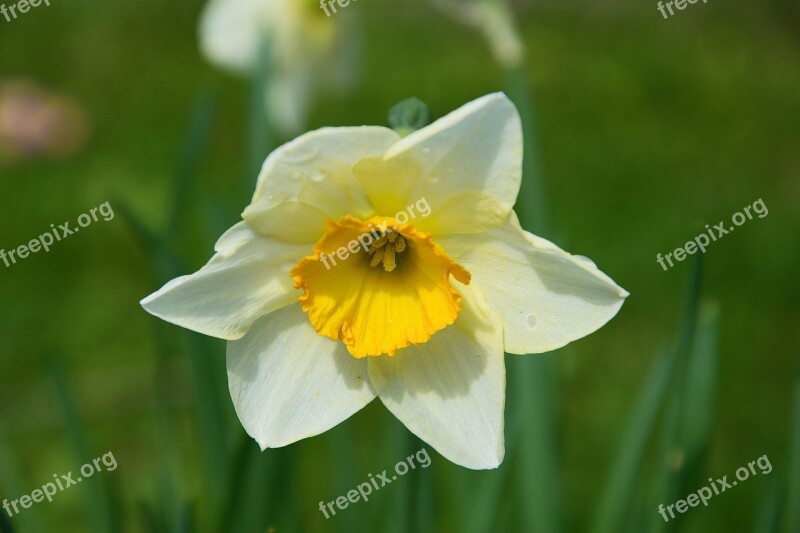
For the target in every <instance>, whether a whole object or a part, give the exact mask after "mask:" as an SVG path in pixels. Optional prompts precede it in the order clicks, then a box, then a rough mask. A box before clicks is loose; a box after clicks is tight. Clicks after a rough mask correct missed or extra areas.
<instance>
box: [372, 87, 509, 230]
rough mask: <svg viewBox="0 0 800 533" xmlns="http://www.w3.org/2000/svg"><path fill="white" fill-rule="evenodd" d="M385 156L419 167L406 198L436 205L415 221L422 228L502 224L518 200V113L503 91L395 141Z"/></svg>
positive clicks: (455, 228) (454, 228) (465, 228)
mask: <svg viewBox="0 0 800 533" xmlns="http://www.w3.org/2000/svg"><path fill="white" fill-rule="evenodd" d="M386 160H387V161H392V160H401V161H408V163H407V164H408V165H409V166H413V165H414V164H415V165H418V166H419V168H420V172H419V176H420V177H419V179H418V181H417V183H416V185H415V187H414V189H413V190H412V191H411V192H410V195H409V198H408V201H417V200H419V199H421V198H425V199H426V200H427V201H428V203H429V204H430V205H431V208H432V210H433V211H432V214H431V216H430V217H427V218H423V219H418V220H417V221H415V224H417V225H418V227H419V228H420V229H422V230H424V231H427V232H430V233H433V234H435V235H438V234H447V233H473V232H478V231H482V230H483V229H485V228H486V227H489V226H494V225H498V224H500V223H502V221H504V220H505V219H506V218H507V216H508V213H509V212H510V211H511V208H512V207H513V205H514V202H515V201H516V199H517V193H518V192H519V186H520V181H521V179H522V126H521V123H520V119H519V114H518V113H517V109H516V108H515V107H514V104H513V103H512V102H511V101H510V100H509V99H508V98H507V97H506V96H505V95H504V94H502V93H495V94H490V95H487V96H484V97H482V98H478V99H477V100H474V101H472V102H470V103H468V104H466V105H464V106H463V107H461V108H459V109H457V110H456V111H453V112H452V113H450V114H449V115H447V116H445V117H443V118H441V119H439V120H437V121H436V122H434V123H433V124H431V125H429V126H427V127H425V128H422V129H421V130H418V131H416V132H414V133H412V134H411V135H409V136H407V137H405V138H404V139H402V140H400V141H399V142H397V143H396V144H395V145H394V146H392V148H391V149H390V150H389V151H388V152H387V153H386ZM411 162H413V164H412V163H411Z"/></svg>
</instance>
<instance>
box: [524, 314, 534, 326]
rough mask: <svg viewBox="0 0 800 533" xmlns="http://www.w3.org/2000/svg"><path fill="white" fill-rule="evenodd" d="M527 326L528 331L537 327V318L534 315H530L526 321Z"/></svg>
mask: <svg viewBox="0 0 800 533" xmlns="http://www.w3.org/2000/svg"><path fill="white" fill-rule="evenodd" d="M526 324H527V325H528V329H533V328H535V327H536V317H535V316H533V315H528V319H527V320H526Z"/></svg>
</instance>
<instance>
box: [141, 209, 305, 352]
mask: <svg viewBox="0 0 800 533" xmlns="http://www.w3.org/2000/svg"><path fill="white" fill-rule="evenodd" d="M215 250H216V251H217V253H216V255H214V257H212V258H211V260H210V261H209V262H208V263H207V264H206V265H205V266H204V267H203V268H201V269H200V270H198V271H197V272H195V273H194V274H191V275H188V276H181V277H179V278H176V279H173V280H172V281H170V282H169V283H167V284H166V285H164V286H163V287H162V288H161V289H159V290H158V291H157V292H155V293H153V294H151V295H150V296H148V297H147V298H145V299H144V300H142V302H141V304H142V307H144V308H145V310H147V312H149V313H151V314H153V315H155V316H157V317H159V318H162V319H164V320H166V321H167V322H171V323H173V324H177V325H179V326H182V327H184V328H188V329H191V330H193V331H197V332H199V333H203V334H205V335H211V336H212V337H219V338H222V339H238V338H240V337H241V336H243V335H244V334H245V333H246V332H247V330H248V329H249V328H250V326H251V325H252V324H253V322H255V321H256V320H257V319H258V318H259V317H261V316H264V315H266V314H267V313H269V312H271V311H273V310H275V309H279V308H281V307H283V306H286V305H289V304H290V303H292V302H294V301H296V300H297V298H298V297H299V296H300V294H301V293H300V291H299V290H298V289H294V288H293V285H294V281H293V280H292V278H291V276H289V270H290V269H291V268H292V267H293V266H294V265H295V264H296V263H297V262H298V261H299V260H300V259H301V258H302V257H303V256H304V255H307V254H308V253H309V250H308V247H307V246H305V245H297V244H287V243H283V242H280V241H277V240H275V239H268V238H264V237H261V236H259V235H258V234H256V233H255V232H254V231H253V230H252V229H250V227H248V226H247V224H245V223H244V222H240V223H238V224H237V225H235V226H233V227H232V228H231V229H230V230H228V231H227V232H226V233H225V234H224V235H223V236H222V237H220V239H219V241H217V244H216V246H215Z"/></svg>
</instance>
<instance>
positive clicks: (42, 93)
mask: <svg viewBox="0 0 800 533" xmlns="http://www.w3.org/2000/svg"><path fill="white" fill-rule="evenodd" d="M88 132H89V125H88V120H87V118H86V113H85V112H84V111H83V109H82V108H81V107H80V106H79V105H78V104H77V103H75V102H74V101H73V100H71V99H69V98H67V97H64V96H62V95H59V94H56V93H54V92H51V91H49V90H47V89H45V88H43V87H41V86H39V85H37V84H36V83H34V82H32V81H28V80H5V81H3V80H0V163H4V162H14V161H18V160H21V159H32V158H37V157H48V158H63V157H67V156H70V155H72V154H74V153H76V152H78V151H79V150H80V149H81V148H83V146H84V145H85V144H86V139H87V137H88Z"/></svg>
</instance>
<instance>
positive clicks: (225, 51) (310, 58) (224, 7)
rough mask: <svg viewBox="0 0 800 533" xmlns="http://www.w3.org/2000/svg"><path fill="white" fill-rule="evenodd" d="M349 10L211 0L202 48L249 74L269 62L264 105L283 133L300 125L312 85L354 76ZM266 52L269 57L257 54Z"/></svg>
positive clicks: (301, 1) (279, 1)
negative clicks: (329, 12) (333, 13)
mask: <svg viewBox="0 0 800 533" xmlns="http://www.w3.org/2000/svg"><path fill="white" fill-rule="evenodd" d="M347 18H348V15H346V14H343V13H339V14H337V15H336V16H333V17H329V16H326V15H325V12H324V11H323V10H322V9H321V8H320V4H319V2H318V1H317V0H210V2H209V3H208V4H207V5H206V8H205V10H204V11H203V14H202V17H201V21H200V47H201V49H202V51H203V53H204V55H205V56H206V57H207V58H208V60H209V61H210V62H211V63H213V64H214V65H217V66H219V67H221V68H223V69H226V70H229V71H232V72H237V73H252V72H254V71H255V70H256V69H257V68H260V67H261V66H262V65H260V63H265V62H266V63H267V64H268V65H269V67H270V70H269V73H268V74H267V78H268V80H267V81H268V83H267V94H266V95H265V98H266V109H267V113H268V115H269V117H270V119H271V120H272V121H273V124H274V125H275V126H276V127H277V128H279V130H280V131H281V132H282V133H285V134H287V133H293V134H294V133H297V132H299V131H300V130H301V129H302V126H303V123H304V121H305V117H306V114H307V112H308V108H309V106H310V103H311V100H312V97H313V95H314V88H315V87H316V86H319V85H321V84H324V85H325V86H327V87H331V86H334V87H342V86H345V85H346V84H347V81H348V80H349V79H350V78H352V77H353V68H352V65H353V56H354V51H355V49H354V46H352V44H354V43H353V40H352V39H350V38H348V36H350V37H352V36H351V35H350V33H351V32H352V28H350V26H349V21H348V20H347ZM264 51H266V53H267V56H268V57H267V60H266V61H263V60H261V61H260V57H259V54H261V53H263V52H264Z"/></svg>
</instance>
